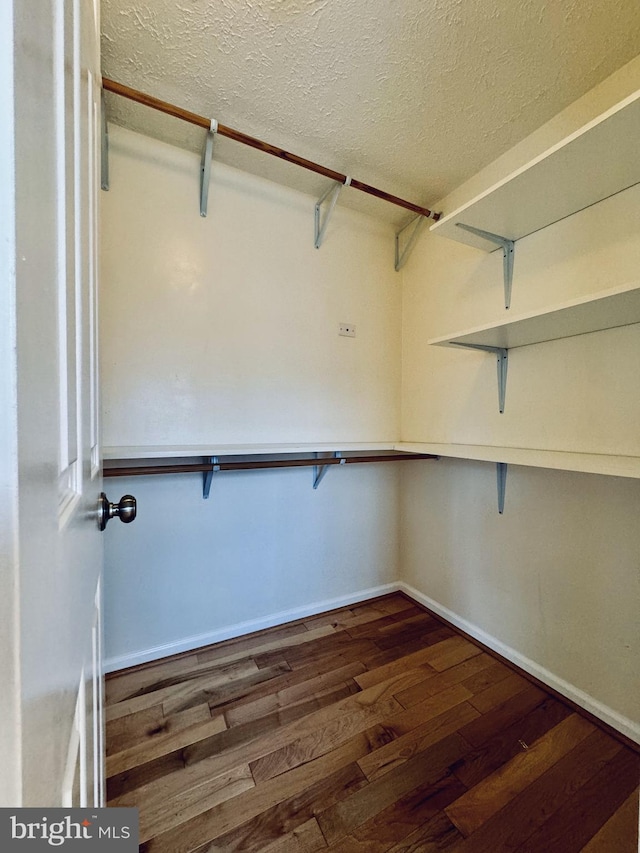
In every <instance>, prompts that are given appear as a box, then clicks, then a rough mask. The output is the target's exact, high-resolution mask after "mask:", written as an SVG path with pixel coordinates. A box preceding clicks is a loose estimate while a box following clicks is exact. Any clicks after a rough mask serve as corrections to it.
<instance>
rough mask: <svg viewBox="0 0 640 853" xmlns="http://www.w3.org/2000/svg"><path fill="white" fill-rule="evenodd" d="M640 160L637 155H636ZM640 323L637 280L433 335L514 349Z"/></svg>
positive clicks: (446, 341) (446, 342)
mask: <svg viewBox="0 0 640 853" xmlns="http://www.w3.org/2000/svg"><path fill="white" fill-rule="evenodd" d="M639 160H640V158H639ZM634 323H640V282H633V283H632V284H626V285H622V286H621V287H616V288H611V289H610V290H604V291H601V292H599V293H596V294H593V295H590V296H585V297H581V298H579V299H573V300H571V301H569V302H565V303H563V304H561V305H558V306H557V307H556V308H552V309H551V310H545V311H534V312H531V313H529V314H522V315H520V316H518V317H512V316H510V317H509V318H508V319H507V320H504V321H501V322H498V323H489V324H487V325H485V326H477V327H476V328H473V329H467V330H465V331H462V332H455V333H452V334H450V335H443V336H442V337H439V338H432V339H431V340H429V341H428V343H429V344H435V345H437V346H468V347H498V348H505V349H514V348H515V347H524V346H529V345H530V344H537V343H543V342H545V341H553V340H558V339H559V338H568V337H574V336H575V335H584V334H587V333H588V332H597V331H602V330H604V329H612V328H617V327H619V326H629V325H632V324H634Z"/></svg>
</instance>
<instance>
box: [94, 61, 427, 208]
mask: <svg viewBox="0 0 640 853" xmlns="http://www.w3.org/2000/svg"><path fill="white" fill-rule="evenodd" d="M102 87H103V88H104V89H106V90H107V92H113V93H114V94H116V95H121V96H122V97H123V98H128V99H129V100H130V101H136V102H137V103H139V104H144V105H145V106H147V107H151V108H152V109H154V110H159V112H161V113H166V114H167V115H170V116H173V117H174V118H179V119H182V121H187V122H189V123H190V124H195V125H197V126H198V127H201V128H203V129H204V130H210V129H211V119H208V118H206V117H205V116H201V115H198V114H197V113H192V112H189V111H188V110H183V109H182V108H181V107H176V106H175V105H174V104H169V103H167V101H161V100H159V99H158V98H154V97H153V96H152V95H146V94H145V93H144V92H140V91H138V90H137V89H131V88H130V87H129V86H123V85H122V83H116V82H115V80H109V78H108V77H103V78H102ZM217 132H218V133H219V134H220V135H221V136H226V137H227V138H228V139H233V140H235V141H236V142H241V143H242V144H243V145H249V146H250V147H251V148H257V149H258V151H264V153H265V154H271V155H272V156H273V157H279V158H280V159H281V160H286V161H287V163H293V164H294V165H296V166H301V167H302V168H303V169H308V170H309V171H311V172H317V174H319V175H324V176H325V177H326V178H331V180H332V181H337V182H338V183H340V184H344V183H345V181H346V180H347V175H343V174H342V173H341V172H335V171H334V170H333V169H328V168H327V167H326V166H321V165H320V164H319V163H314V162H313V161H312V160H305V158H304V157H298V155H297V154H291V152H289V151H285V150H284V149H283V148H277V147H276V146H275V145H270V144H269V143H268V142H263V141H262V140H261V139H256V138H255V137H254V136H248V135H247V134H246V133H242V132H241V131H239V130H234V129H233V128H232V127H226V126H225V125H224V124H218V128H217ZM350 186H352V187H354V189H356V190H360V191H361V192H363V193H368V195H372V196H375V197H376V198H380V199H382V200H383V201H388V202H390V204H395V205H397V206H398V207H404V208H405V209H406V210H410V211H412V212H413V213H417V214H418V215H420V216H426V217H427V218H429V219H433V220H435V221H436V222H437V221H438V219H440V214H439V213H434V212H433V211H432V210H429V209H428V208H426V207H420V205H418V204H413V202H411V201H406V200H405V199H403V198H398V196H395V195H390V194H389V193H386V192H384V190H379V189H377V188H376V187H372V186H370V185H369V184H365V183H363V182H362V181H358V180H356V179H355V178H352V179H351V183H350Z"/></svg>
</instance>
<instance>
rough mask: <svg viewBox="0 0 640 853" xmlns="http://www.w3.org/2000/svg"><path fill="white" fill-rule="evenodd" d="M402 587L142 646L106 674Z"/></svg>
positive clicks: (109, 663) (112, 663)
mask: <svg viewBox="0 0 640 853" xmlns="http://www.w3.org/2000/svg"><path fill="white" fill-rule="evenodd" d="M399 589H400V585H399V584H398V583H387V584H382V585H381V586H375V587H370V588H369V589H361V590H359V591H358V592H354V593H350V594H349V595H342V596H340V597H338V598H327V599H324V600H323V601H315V602H314V603H313V604H309V605H305V606H304V607H296V608H294V609H293V610H281V611H279V612H278V613H272V614H270V615H269V616H262V617H260V618H259V619H250V620H249V621H247V622H237V623H236V624H235V625H226V626H225V627H224V628H219V629H218V630H216V631H210V632H208V633H206V634H196V635H195V636H193V637H185V638H184V639H182V640H176V641H175V642H172V643H165V644H163V645H161V646H153V647H152V648H150V649H142V650H141V651H138V652H133V653H132V654H128V655H120V656H118V657H112V658H107V659H106V660H105V661H104V665H103V670H104V672H105V673H107V672H116V671H117V670H120V669H127V668H128V667H130V666H138V665H139V664H141V663H149V662H150V661H154V660H160V659H161V658H166V657H170V656H171V655H177V654H180V653H181V652H190V651H193V650H194V649H200V648H202V647H203V646H210V645H212V644H213V643H220V642H222V640H232V639H234V638H235V637H241V636H242V635H243V634H252V633H253V632H254V631H262V630H263V629H264V628H274V627H275V626H276V625H284V624H285V623H286V622H293V621H295V620H296V619H306V618H307V617H309V616H317V614H318V613H325V612H326V611H327V610H335V609H336V608H338V607H348V606H349V605H350V604H358V603H359V602H361V601H367V600H368V599H370V598H378V596H380V595H388V594H389V593H391V592H397V591H398V590H399Z"/></svg>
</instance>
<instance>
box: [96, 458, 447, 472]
mask: <svg viewBox="0 0 640 853" xmlns="http://www.w3.org/2000/svg"><path fill="white" fill-rule="evenodd" d="M437 458H438V457H437V456H434V455H433V454H431V453H403V454H402V455H397V456H396V455H391V454H388V455H381V456H339V457H336V456H329V457H326V458H322V459H274V460H271V461H267V460H264V459H258V460H255V461H251V462H216V463H215V465H214V464H213V463H211V462H185V463H183V464H181V465H146V466H130V467H122V468H105V469H104V471H103V474H104V476H105V477H136V476H139V477H142V476H144V477H146V476H148V475H150V474H197V473H202V472H205V471H213V469H214V467H215V469H216V471H249V470H253V469H256V468H309V467H311V466H315V465H317V466H320V467H322V466H324V465H344V464H350V463H352V462H406V461H408V460H413V459H437Z"/></svg>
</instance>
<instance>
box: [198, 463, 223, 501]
mask: <svg viewBox="0 0 640 853" xmlns="http://www.w3.org/2000/svg"><path fill="white" fill-rule="evenodd" d="M209 462H210V463H211V470H210V471H204V472H203V473H202V497H203V499H204V500H205V501H206V500H207V499H208V497H209V492H210V491H211V482H212V481H213V475H214V473H215V472H217V471H219V470H220V465H219V464H218V457H217V456H212V457H211V458H210V459H209Z"/></svg>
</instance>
